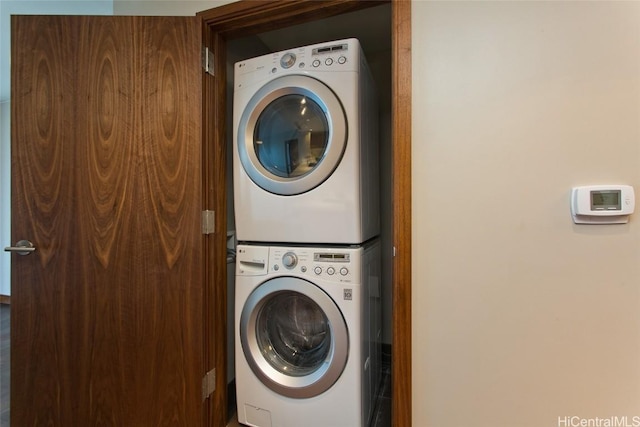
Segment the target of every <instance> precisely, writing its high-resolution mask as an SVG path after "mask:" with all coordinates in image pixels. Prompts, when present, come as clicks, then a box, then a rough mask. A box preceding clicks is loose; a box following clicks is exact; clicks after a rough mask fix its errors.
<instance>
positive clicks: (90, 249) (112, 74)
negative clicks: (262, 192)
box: [11, 16, 206, 427]
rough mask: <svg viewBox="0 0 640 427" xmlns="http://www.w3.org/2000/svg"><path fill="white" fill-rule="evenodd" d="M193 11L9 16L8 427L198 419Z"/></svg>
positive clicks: (199, 242)
mask: <svg viewBox="0 0 640 427" xmlns="http://www.w3.org/2000/svg"><path fill="white" fill-rule="evenodd" d="M201 36H202V28H201V24H200V20H199V18H196V17H190V18H184V17H183V18H173V17H155V18H147V17H80V16H76V17H61V16H40V17H37V16H32V17H27V16H17V17H16V16H14V17H13V18H12V126H11V128H12V129H11V131H12V239H13V243H15V241H18V240H21V239H27V240H30V241H31V242H33V244H34V245H35V247H36V248H37V250H36V251H35V252H34V253H33V254H31V255H29V256H20V255H17V254H14V255H13V256H12V287H11V422H12V425H13V426H41V425H52V426H61V427H67V426H97V425H101V426H102V425H105V426H106V425H109V426H145V427H146V426H160V425H172V426H173V425H175V426H188V427H194V426H200V425H203V422H204V417H205V415H204V414H206V410H205V409H204V405H203V400H202V377H203V374H204V372H205V370H206V369H205V368H206V366H205V361H204V348H205V347H204V346H205V341H206V340H205V338H204V332H203V331H204V327H203V317H204V311H205V308H206V307H205V303H204V302H203V287H204V286H203V247H204V243H203V236H202V234H201V230H200V221H201V220H200V218H201V210H202V200H201V199H202V189H201V186H202V144H201V141H202V132H201V129H202V94H201V87H202V71H201V70H202V68H201V66H200V49H201Z"/></svg>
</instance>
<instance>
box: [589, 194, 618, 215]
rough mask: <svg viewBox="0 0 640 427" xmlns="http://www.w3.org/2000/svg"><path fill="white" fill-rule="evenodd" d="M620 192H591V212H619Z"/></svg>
mask: <svg viewBox="0 0 640 427" xmlns="http://www.w3.org/2000/svg"><path fill="white" fill-rule="evenodd" d="M621 209H622V204H621V202H620V190H600V191H591V210H592V211H602V210H607V211H612V210H617V211H619V210H621Z"/></svg>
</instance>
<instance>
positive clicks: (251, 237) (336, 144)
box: [233, 39, 381, 427]
mask: <svg viewBox="0 0 640 427" xmlns="http://www.w3.org/2000/svg"><path fill="white" fill-rule="evenodd" d="M234 71H235V77H234V111H233V116H234V135H233V137H234V144H233V145H234V176H233V178H234V209H235V219H236V236H237V239H238V246H237V250H236V284H235V286H236V288H235V328H236V330H235V335H236V336H235V338H236V343H235V365H236V394H237V406H238V421H239V422H240V423H241V424H244V425H249V426H257V427H300V426H305V427H361V426H367V425H368V424H369V422H370V419H371V416H372V413H373V409H374V403H375V396H376V394H377V387H378V385H379V382H380V372H381V370H380V358H381V354H380V335H381V320H380V317H381V305H380V244H379V240H378V235H379V230H380V215H379V209H380V207H379V190H378V189H379V166H378V160H379V159H378V140H377V138H378V137H377V134H378V132H377V126H378V120H377V103H376V97H375V90H374V83H373V79H372V77H371V74H370V71H369V67H368V65H367V63H366V60H365V57H364V55H363V53H362V50H361V47H360V44H359V42H358V40H356V39H347V40H340V41H334V42H328V43H322V44H317V45H312V46H305V47H300V48H296V49H291V50H288V51H283V52H276V53H272V54H269V55H264V56H261V57H258V58H253V59H248V60H244V61H240V62H238V63H236V64H235V70H234Z"/></svg>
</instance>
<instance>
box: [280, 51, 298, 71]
mask: <svg viewBox="0 0 640 427" xmlns="http://www.w3.org/2000/svg"><path fill="white" fill-rule="evenodd" d="M295 63H296V55H295V53H291V52H289V53H285V54H284V55H282V58H280V65H282V68H291V67H293V64H295Z"/></svg>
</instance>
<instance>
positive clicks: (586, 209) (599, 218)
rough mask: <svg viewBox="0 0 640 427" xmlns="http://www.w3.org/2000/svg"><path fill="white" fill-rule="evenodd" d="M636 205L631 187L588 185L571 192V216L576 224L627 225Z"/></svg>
mask: <svg viewBox="0 0 640 427" xmlns="http://www.w3.org/2000/svg"><path fill="white" fill-rule="evenodd" d="M635 204H636V203H635V196H634V192H633V187H632V186H630V185H587V186H584V187H573V189H572V191H571V216H572V217H573V222H575V223H576V224H626V223H627V222H629V215H631V214H632V213H633V210H634V208H635Z"/></svg>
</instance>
